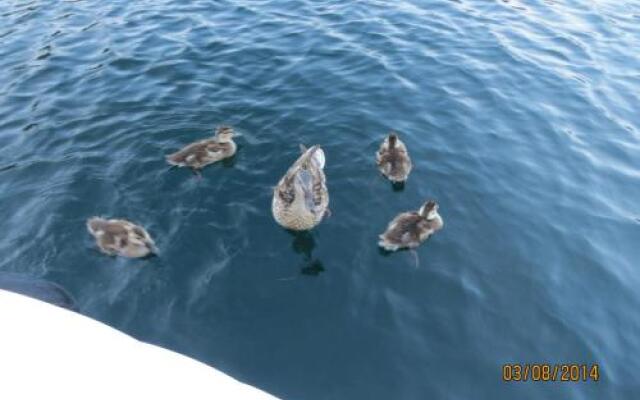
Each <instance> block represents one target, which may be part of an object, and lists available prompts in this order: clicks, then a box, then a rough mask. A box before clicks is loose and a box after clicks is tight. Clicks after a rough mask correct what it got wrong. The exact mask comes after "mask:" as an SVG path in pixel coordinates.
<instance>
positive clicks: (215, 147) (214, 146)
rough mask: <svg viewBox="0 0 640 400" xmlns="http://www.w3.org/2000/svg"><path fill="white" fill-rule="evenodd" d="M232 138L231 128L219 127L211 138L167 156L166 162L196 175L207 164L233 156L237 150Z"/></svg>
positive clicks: (233, 133) (233, 134)
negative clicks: (190, 170) (191, 171)
mask: <svg viewBox="0 0 640 400" xmlns="http://www.w3.org/2000/svg"><path fill="white" fill-rule="evenodd" d="M234 136H235V132H234V131H233V128H231V127H229V126H219V127H218V128H216V135H215V136H214V137H213V138H209V139H204V140H200V141H197V142H194V143H191V144H188V145H187V146H185V147H184V148H183V149H181V150H179V151H177V152H175V153H173V154H170V155H168V156H167V157H166V159H167V162H168V163H169V164H171V165H175V166H178V167H189V168H191V169H193V170H194V171H195V172H196V173H197V172H198V171H199V170H200V169H202V168H204V167H206V166H207V165H209V164H213V163H215V162H217V161H220V160H223V159H225V158H229V157H231V156H233V155H234V154H235V153H236V148H237V146H236V143H235V142H234V141H233V137H234Z"/></svg>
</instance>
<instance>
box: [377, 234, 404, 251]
mask: <svg viewBox="0 0 640 400" xmlns="http://www.w3.org/2000/svg"><path fill="white" fill-rule="evenodd" d="M379 238H380V240H379V241H378V246H380V247H382V248H383V249H385V250H387V251H396V250H398V249H399V248H400V247H399V246H398V245H397V244H395V243H391V242H389V241H388V240H387V238H386V237H385V236H384V235H380V236H379Z"/></svg>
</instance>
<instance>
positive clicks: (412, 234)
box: [378, 200, 444, 251]
mask: <svg viewBox="0 0 640 400" xmlns="http://www.w3.org/2000/svg"><path fill="white" fill-rule="evenodd" d="M438 207H439V206H438V203H436V202H435V201H434V200H428V201H427V202H425V203H424V204H423V205H422V207H420V209H419V210H418V211H409V212H403V213H401V214H398V215H397V216H396V217H395V218H394V219H393V220H392V221H391V222H390V223H389V226H387V230H386V231H385V232H384V233H383V234H382V235H380V236H379V237H380V242H379V243H378V244H379V246H380V247H382V248H383V249H385V250H387V251H396V250H400V249H412V250H413V249H415V248H416V247H418V246H419V245H420V244H421V243H422V242H424V241H425V240H427V239H428V238H429V236H431V235H433V234H434V233H435V232H437V231H439V230H440V229H442V227H443V226H444V221H443V220H442V217H441V216H440V214H438Z"/></svg>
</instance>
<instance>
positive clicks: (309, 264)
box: [288, 231, 325, 276]
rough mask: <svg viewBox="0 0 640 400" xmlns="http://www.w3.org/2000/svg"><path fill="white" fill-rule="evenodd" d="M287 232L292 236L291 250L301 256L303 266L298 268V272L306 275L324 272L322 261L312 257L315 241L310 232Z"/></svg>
mask: <svg viewBox="0 0 640 400" xmlns="http://www.w3.org/2000/svg"><path fill="white" fill-rule="evenodd" d="M288 232H289V234H291V235H292V236H293V241H292V242H291V247H292V248H293V251H294V252H296V253H297V254H302V256H303V260H304V266H303V267H302V268H301V269H300V273H301V274H302V275H306V276H318V275H320V273H322V272H324V271H325V268H324V265H323V264H322V261H320V260H317V259H316V260H314V259H313V249H314V248H315V247H316V242H315V239H314V238H313V235H312V234H311V232H309V231H303V232H295V231H288Z"/></svg>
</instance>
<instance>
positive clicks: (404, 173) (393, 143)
mask: <svg viewBox="0 0 640 400" xmlns="http://www.w3.org/2000/svg"><path fill="white" fill-rule="evenodd" d="M376 162H377V163H378V169H379V170H380V172H381V173H382V175H384V176H385V177H387V179H389V180H390V181H391V182H393V183H402V182H404V181H406V180H407V178H408V177H409V173H410V172H411V167H412V165H411V158H410V157H409V153H408V152H407V147H406V146H405V145H404V143H402V141H401V140H400V139H399V138H398V135H397V134H396V133H395V132H391V133H390V134H389V136H387V137H386V138H385V139H384V141H383V142H382V144H381V145H380V149H379V150H378V152H377V153H376Z"/></svg>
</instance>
